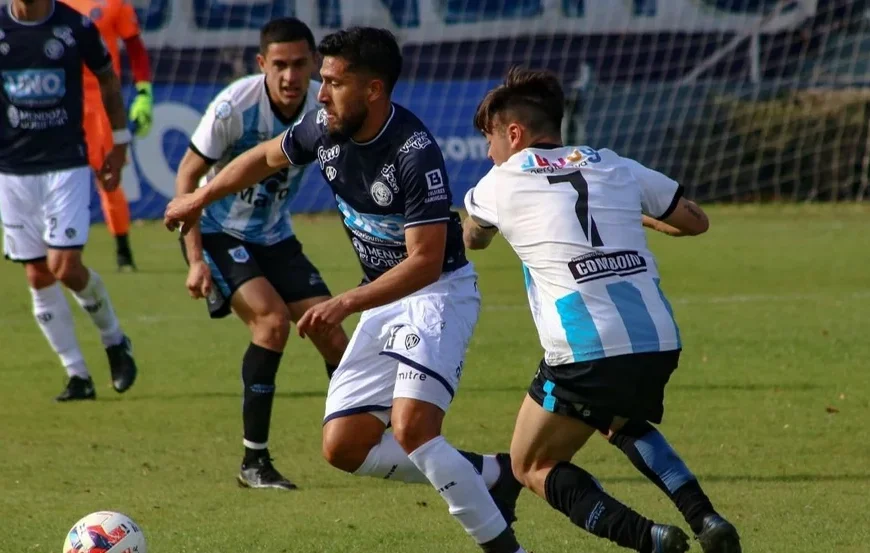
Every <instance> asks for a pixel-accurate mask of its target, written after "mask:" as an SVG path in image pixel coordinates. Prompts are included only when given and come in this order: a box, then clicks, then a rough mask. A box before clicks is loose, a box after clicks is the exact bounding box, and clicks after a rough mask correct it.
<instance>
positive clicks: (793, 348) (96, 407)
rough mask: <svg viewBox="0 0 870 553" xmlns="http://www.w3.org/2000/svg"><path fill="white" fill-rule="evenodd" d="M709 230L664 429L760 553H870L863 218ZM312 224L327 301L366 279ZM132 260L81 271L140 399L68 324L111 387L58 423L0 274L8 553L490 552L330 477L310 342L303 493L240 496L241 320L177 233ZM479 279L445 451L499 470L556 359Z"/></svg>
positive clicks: (511, 269)
mask: <svg viewBox="0 0 870 553" xmlns="http://www.w3.org/2000/svg"><path fill="white" fill-rule="evenodd" d="M709 213H710V216H711V221H712V227H711V230H710V232H709V233H708V234H707V235H705V236H702V237H700V238H695V239H673V238H668V237H665V236H662V235H651V236H650V240H651V245H652V248H653V250H654V252H655V253H656V254H657V256H658V259H659V265H660V268H661V271H662V273H663V287H664V289H665V291H666V293H667V294H668V295H669V297H670V298H671V300H672V302H673V304H674V309H675V311H676V315H677V319H678V322H679V324H680V326H681V330H682V335H683V340H684V343H685V349H684V352H683V357H682V363H681V367H680V369H679V370H678V371H677V372H676V373H675V375H674V377H673V378H672V380H671V385H670V386H669V388H668V395H667V398H666V414H665V421H664V424H663V425H662V430H663V431H664V433H665V434H666V436H667V437H668V438H669V440H670V441H671V443H673V444H674V445H675V446H676V448H677V449H678V450H679V451H680V452H681V454H682V455H683V457H684V459H685V460H686V462H687V464H688V465H689V466H690V468H692V469H693V470H694V472H695V473H696V474H697V475H698V476H699V477H700V480H701V483H702V485H704V486H705V488H706V491H707V492H708V494H709V495H710V496H711V498H712V499H713V501H714V503H715V504H716V505H717V507H718V508H719V509H720V511H721V512H722V513H723V514H724V515H726V516H727V517H729V518H730V519H731V520H732V521H733V522H734V523H735V524H737V526H738V528H739V529H740V530H741V532H742V536H743V541H744V551H747V552H755V553H827V552H831V553H867V552H868V551H870V545H868V544H870V524H868V515H867V508H868V506H870V503H868V497H870V431H868V423H870V376H868V361H870V324H868V323H870V261H868V251H870V250H868V244H870V242H868V240H870V238H868V236H870V210H868V209H867V208H865V207H856V206H840V207H774V208H759V207H744V208H710V209H709ZM296 227H297V229H298V232H299V235H300V237H301V239H302V241H303V243H304V244H305V250H306V252H307V253H308V255H309V256H310V257H311V258H312V260H313V261H314V262H315V263H316V264H317V265H318V266H319V267H320V269H321V271H322V272H323V274H324V276H325V278H326V280H327V282H328V283H329V284H330V286H331V287H332V289H333V291H341V290H344V289H346V288H348V287H350V286H353V285H354V284H355V283H356V282H358V279H359V274H360V273H359V268H358V266H357V263H356V261H355V260H354V256H353V250H352V248H351V246H350V244H349V243H348V241H347V239H346V237H345V236H344V233H343V232H342V230H341V228H340V223H339V221H338V219H337V217H326V218H324V217H320V218H305V217H298V218H297V219H296ZM133 243H134V246H135V250H136V254H137V257H138V259H137V261H138V263H139V266H140V271H139V272H138V273H137V274H117V273H116V272H115V270H114V266H113V255H112V248H111V240H110V238H109V237H108V235H107V233H106V231H105V229H104V228H103V227H102V226H99V227H94V228H93V230H92V238H91V245H90V246H89V247H88V249H87V251H86V260H87V261H88V263H89V264H90V265H91V266H93V267H94V268H95V269H96V270H98V271H99V272H100V273H101V274H102V275H103V278H104V280H105V281H106V282H107V285H108V286H109V290H110V292H111V294H112V298H113V300H114V304H115V307H116V310H117V311H118V313H119V315H120V317H121V319H122V322H123V324H124V326H125V328H126V331H127V332H128V334H129V335H130V336H131V337H132V339H133V340H134V344H135V348H136V352H137V358H138V362H139V365H140V380H139V381H138V382H137V384H136V386H135V387H134V388H133V389H132V390H131V391H130V392H128V393H127V394H125V395H123V396H121V395H118V394H116V393H115V392H114V391H112V390H111V387H110V384H109V378H108V369H107V366H106V360H105V356H104V353H103V351H102V348H101V346H100V343H99V338H98V335H97V333H96V331H95V330H94V329H93V328H92V327H91V325H90V323H89V321H88V320H87V319H86V318H85V317H84V316H83V314H82V313H81V312H79V311H80V310H79V309H78V308H77V307H74V310H75V312H76V322H77V324H78V327H77V328H78V336H79V339H80V342H81V344H82V347H83V348H84V351H85V355H86V357H87V359H88V361H89V363H90V367H91V370H92V372H93V374H94V377H95V380H96V382H97V384H98V399H97V401H96V402H89V403H86V404H76V405H57V404H55V403H53V402H52V398H53V396H54V395H55V394H56V393H58V392H59V391H60V390H61V388H62V387H63V383H64V374H63V371H62V369H61V367H60V366H59V363H58V361H57V360H56V358H55V356H54V354H53V353H52V352H51V351H50V350H49V348H48V346H47V344H46V342H45V340H44V338H43V337H42V335H41V333H40V332H39V330H38V328H37V326H36V324H35V322H34V321H33V319H32V316H31V314H30V296H29V294H28V292H27V288H26V285H25V283H24V280H23V274H22V271H21V269H20V268H19V267H17V266H15V265H13V264H11V263H4V264H2V265H0V287H2V289H3V290H4V291H5V292H4V297H3V299H2V301H0V346H2V347H0V351H2V353H3V361H2V362H0V365H2V371H0V378H2V381H3V385H2V389H0V390H2V391H0V421H2V422H0V453H2V461H3V462H2V469H0V553H13V552H15V553H23V552H40V553H42V552H45V553H59V551H60V548H61V544H62V542H63V539H64V536H65V532H66V531H67V529H68V528H69V526H70V525H72V523H73V522H75V520H76V519H78V518H79V517H80V516H83V515H84V514H86V513H89V512H91V511H96V510H101V509H111V510H119V511H122V512H125V513H127V514H129V515H130V516H132V517H133V518H134V519H135V520H136V521H137V522H139V524H140V525H141V526H142V528H143V529H144V531H145V533H146V535H147V538H148V541H149V551H150V552H151V553H229V552H235V551H240V552H264V553H265V552H271V553H291V552H294V553H295V552H300V553H307V552H328V553H339V552H348V553H351V552H352V553H368V552H371V553H379V552H382V551H391V552H395V553H405V552H414V553H448V552H469V553H470V552H474V551H476V550H477V548H476V546H475V545H474V544H473V543H472V541H471V540H470V538H468V537H467V536H466V535H465V533H464V531H462V529H461V528H460V527H459V525H458V524H457V523H455V522H454V521H453V520H452V518H451V517H450V516H449V515H448V514H447V511H446V506H445V505H444V504H443V503H442V500H441V499H440V498H439V497H438V495H437V494H436V492H435V491H434V490H432V489H431V488H429V487H427V486H412V485H405V484H399V483H392V482H390V483H387V482H381V481H378V480H374V479H363V478H356V477H352V476H349V475H346V474H344V473H341V472H339V471H337V470H335V469H332V468H331V467H329V466H328V465H327V464H326V462H325V461H323V460H322V459H321V457H320V420H321V416H322V413H323V403H324V395H325V390H326V377H325V374H324V370H323V366H322V362H321V361H320V360H319V358H318V357H317V355H316V353H315V352H314V350H313V348H312V347H311V345H310V344H309V343H306V342H304V341H302V340H300V339H299V338H298V337H294V338H292V339H291V341H290V343H289V345H288V349H287V353H286V354H285V357H284V361H283V363H282V367H281V372H280V373H279V382H278V398H277V399H276V404H275V412H274V415H273V429H272V439H271V450H272V452H273V455H274V456H275V459H276V466H277V467H278V468H279V469H281V470H282V471H284V472H285V474H287V475H288V476H289V477H291V479H293V480H294V481H296V482H297V483H298V484H299V485H300V487H301V489H300V490H299V491H297V492H289V493H287V492H278V491H251V490H242V489H239V488H238V487H237V486H236V483H235V474H236V471H237V470H238V464H239V461H240V453H241V419H240V408H241V390H240V376H239V366H240V359H241V355H242V352H243V351H244V348H245V346H246V344H247V342H248V338H247V332H246V331H245V329H244V328H243V327H242V325H241V324H240V323H239V321H238V320H235V319H233V318H228V319H225V320H223V321H219V322H213V321H210V320H209V319H208V318H207V316H206V313H205V306H204V304H203V303H202V302H195V301H193V300H190V299H189V298H188V297H187V295H186V291H185V289H184V279H185V274H186V269H185V267H184V264H183V262H182V260H181V257H180V255H179V250H178V244H177V241H176V240H175V238H174V237H173V236H172V235H171V234H170V233H168V232H166V231H165V230H164V229H163V228H162V227H160V226H158V225H156V224H146V225H143V226H137V227H135V228H134V233H133ZM472 258H473V260H474V262H475V263H476V264H477V267H478V269H479V271H480V274H481V279H480V286H481V290H482V293H483V298H484V307H483V314H482V317H481V319H480V323H479V325H478V328H477V332H476V335H475V337H474V340H473V341H472V344H471V348H470V350H469V352H468V358H467V361H466V364H465V366H466V369H465V373H464V378H463V382H462V386H461V387H460V390H459V393H458V395H457V400H456V402H455V403H454V405H453V408H452V409H451V412H450V414H449V415H448V417H447V424H446V435H447V437H448V439H449V440H450V441H451V442H452V443H453V444H454V445H456V446H458V447H462V448H468V449H473V450H478V451H496V450H504V449H505V448H507V447H508V444H509V441H510V436H511V431H512V424H513V421H514V416H515V413H516V411H517V408H518V407H519V404H520V402H521V400H522V398H523V395H524V392H525V389H526V387H527V385H528V383H529V381H530V379H531V377H532V376H533V374H534V371H535V368H536V364H537V362H538V360H539V358H540V356H541V351H540V346H539V344H538V342H537V336H536V334H535V332H534V327H533V324H532V320H531V316H530V314H529V311H528V307H527V304H526V299H525V295H524V291H523V283H522V280H523V279H522V274H521V272H520V268H519V262H518V261H517V260H516V259H515V258H514V256H513V254H512V252H511V251H510V250H509V248H508V247H507V246H506V244H505V243H504V242H503V241H501V239H498V240H497V242H496V243H495V245H494V247H493V248H491V249H490V250H487V251H485V252H472ZM355 321H356V319H355V318H353V319H351V320H349V321H347V323H346V328H347V330H348V331H349V332H350V331H351V330H352V329H353V324H354V323H355ZM575 461H576V462H577V463H579V464H581V465H582V466H584V467H585V468H586V469H587V470H589V471H590V472H592V473H593V474H595V475H596V476H598V477H599V479H600V480H601V482H602V483H603V484H604V486H605V487H606V488H607V489H608V490H609V491H610V492H611V493H612V494H613V495H615V496H616V497H618V498H620V499H621V500H623V501H624V502H626V503H628V504H630V505H631V506H632V507H634V508H635V509H636V510H638V511H639V512H641V513H643V514H645V515H647V516H649V517H651V518H654V519H656V520H659V521H664V522H671V523H679V524H681V525H682V526H683V528H686V525H685V524H684V523H683V521H682V520H681V518H680V516H679V514H678V513H677V511H676V509H675V508H674V507H673V506H672V505H671V504H670V503H669V502H668V501H667V500H666V498H665V497H664V496H663V495H662V494H661V493H660V492H659V491H658V489H657V488H655V487H654V486H653V485H652V484H650V483H649V482H647V481H646V480H645V479H644V478H643V477H642V476H641V475H640V474H639V473H637V472H636V471H635V469H634V468H633V467H632V466H631V464H630V463H629V462H628V461H627V460H626V459H625V458H624V457H623V456H622V454H621V453H620V452H619V451H618V450H616V449H615V448H613V447H611V446H609V445H608V444H607V443H606V442H605V441H604V440H600V439H594V440H593V441H592V443H590V444H589V446H588V447H587V448H586V449H584V450H583V451H582V452H581V453H580V454H579V455H578V456H577V457H576V459H575ZM518 515H519V518H520V520H519V522H518V523H517V525H516V530H517V534H518V536H519V537H520V539H521V542H522V543H523V544H524V545H525V547H526V548H527V549H529V550H530V551H534V552H535V553H568V552H571V553H573V552H580V551H582V552H586V553H597V552H601V553H604V552H615V551H622V550H621V549H618V548H617V547H615V546H612V545H610V544H609V543H606V542H604V541H602V540H599V539H598V538H594V537H592V536H589V535H588V534H585V533H584V532H582V531H580V530H579V529H577V528H575V527H574V526H572V525H571V524H570V523H569V522H568V520H567V519H566V518H564V517H563V516H562V515H561V514H559V513H557V512H555V511H553V510H551V509H550V508H549V507H548V506H547V505H546V504H545V503H544V502H543V501H541V500H539V499H538V498H536V497H534V496H532V495H531V494H527V493H524V494H523V495H522V496H521V498H520V505H519V512H518ZM686 529H687V528H686ZM693 551H700V548H699V547H698V545H697V543H695V544H694V545H693Z"/></svg>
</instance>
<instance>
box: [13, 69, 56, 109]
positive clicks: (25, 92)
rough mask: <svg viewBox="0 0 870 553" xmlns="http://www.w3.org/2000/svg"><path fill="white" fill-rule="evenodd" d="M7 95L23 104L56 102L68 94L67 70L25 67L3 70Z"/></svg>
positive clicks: (36, 104) (33, 104)
mask: <svg viewBox="0 0 870 553" xmlns="http://www.w3.org/2000/svg"><path fill="white" fill-rule="evenodd" d="M2 76H3V89H4V90H5V91H6V96H7V97H8V98H9V99H10V100H11V101H12V102H13V103H15V104H18V105H22V106H44V105H51V104H56V103H57V102H58V101H60V100H61V99H62V98H63V97H64V96H65V95H66V84H65V81H66V72H65V71H64V70H63V69H23V70H17V71H3V72H2Z"/></svg>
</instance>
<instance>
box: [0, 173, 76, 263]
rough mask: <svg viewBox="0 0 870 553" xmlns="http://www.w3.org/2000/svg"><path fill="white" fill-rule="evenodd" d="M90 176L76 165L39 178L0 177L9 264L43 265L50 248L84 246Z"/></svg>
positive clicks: (0, 208)
mask: <svg viewBox="0 0 870 553" xmlns="http://www.w3.org/2000/svg"><path fill="white" fill-rule="evenodd" d="M92 179H93V172H92V171H91V168H90V167H76V168H73V169H64V170H59V171H53V172H50V173H44V174H41V175H10V174H4V173H0V219H2V220H3V254H4V255H5V256H6V258H7V259H9V260H10V261H17V262H19V263H27V262H32V261H44V260H45V259H46V257H47V255H48V248H54V249H70V248H79V249H80V248H83V247H84V246H85V244H86V243H87V241H88V231H89V229H90V225H91V213H90V198H91V181H92Z"/></svg>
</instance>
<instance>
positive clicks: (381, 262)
mask: <svg viewBox="0 0 870 553" xmlns="http://www.w3.org/2000/svg"><path fill="white" fill-rule="evenodd" d="M351 243H353V247H354V249H355V250H356V253H357V255H358V256H359V260H360V262H361V263H362V264H363V265H365V266H366V267H370V268H372V269H383V270H386V269H391V268H393V267H395V266H396V265H398V264H399V263H401V262H402V260H404V259H405V258H406V257H407V254H406V253H405V252H404V251H397V250H395V249H389V248H385V247H379V246H378V245H375V244H368V243H366V242H364V241H363V240H361V239H359V238H356V237H354V238H352V239H351Z"/></svg>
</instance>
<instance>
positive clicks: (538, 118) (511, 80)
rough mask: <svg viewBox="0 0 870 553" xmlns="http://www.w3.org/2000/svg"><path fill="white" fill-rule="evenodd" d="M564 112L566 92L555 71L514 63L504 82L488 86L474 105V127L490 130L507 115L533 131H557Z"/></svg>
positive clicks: (559, 128)
mask: <svg viewBox="0 0 870 553" xmlns="http://www.w3.org/2000/svg"><path fill="white" fill-rule="evenodd" d="M564 113H565V92H564V91H563V90H562V85H561V83H560V82H559V78H558V77H557V76H556V75H555V74H554V73H552V72H551V71H547V70H545V69H524V68H522V67H517V66H514V67H512V68H511V69H510V71H509V72H508V74H507V77H505V80H504V83H502V84H501V85H499V86H498V87H496V88H494V89H492V90H490V91H489V92H488V93H487V95H486V96H485V97H484V98H483V100H482V101H481V102H480V105H479V106H477V113H475V115H474V127H475V128H476V129H477V130H478V131H480V132H482V133H485V134H491V133H492V130H493V128H494V127H496V126H498V125H499V124H501V123H503V122H505V121H506V119H510V120H512V121H517V122H518V123H520V124H522V125H523V126H524V127H526V128H527V129H529V130H530V131H531V132H533V133H544V134H557V135H558V134H561V131H562V116H563V115H564ZM505 116H506V117H505Z"/></svg>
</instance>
